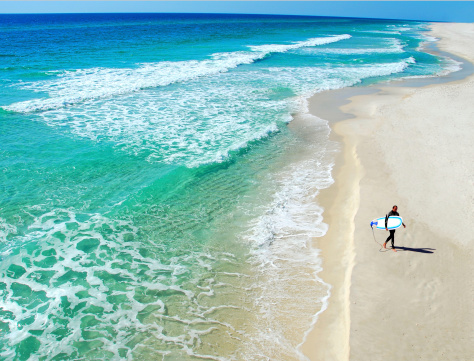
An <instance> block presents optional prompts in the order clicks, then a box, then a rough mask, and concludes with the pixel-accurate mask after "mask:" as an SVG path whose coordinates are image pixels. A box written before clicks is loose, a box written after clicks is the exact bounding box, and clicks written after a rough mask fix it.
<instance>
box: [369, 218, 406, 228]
mask: <svg viewBox="0 0 474 361" xmlns="http://www.w3.org/2000/svg"><path fill="white" fill-rule="evenodd" d="M402 223H403V220H402V217H396V216H391V217H388V221H387V229H397V228H399V227H401V225H402ZM374 226H375V228H377V229H385V217H380V218H377V219H374V220H373V221H372V222H370V227H372V228H373V227H374Z"/></svg>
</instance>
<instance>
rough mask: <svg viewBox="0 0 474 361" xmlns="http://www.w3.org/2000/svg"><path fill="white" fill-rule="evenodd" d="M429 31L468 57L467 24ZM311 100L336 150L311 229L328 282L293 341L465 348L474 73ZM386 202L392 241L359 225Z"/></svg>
mask: <svg viewBox="0 0 474 361" xmlns="http://www.w3.org/2000/svg"><path fill="white" fill-rule="evenodd" d="M432 32H433V35H434V36H436V37H437V38H440V39H441V40H440V41H439V42H438V47H439V48H440V49H442V50H444V51H447V52H450V53H452V54H455V55H458V56H460V57H462V58H464V59H467V60H468V61H470V62H471V63H474V46H473V44H474V24H433V25H432ZM354 91H355V93H354ZM351 92H352V93H351ZM357 92H362V93H365V94H362V95H357ZM347 94H352V95H354V94H356V95H355V96H352V97H351V98H350V99H349V100H344V99H345V98H347ZM329 99H331V102H330V103H329ZM323 105H324V106H323ZM335 106H339V110H337V108H335ZM327 109H330V111H327ZM331 109H332V110H331ZM310 110H311V112H312V113H313V114H315V115H317V116H320V117H321V118H324V119H327V120H329V121H330V122H331V124H332V129H333V134H332V136H333V137H334V139H338V140H340V141H342V151H341V153H340V154H339V156H338V159H337V160H336V168H335V171H334V178H335V184H334V185H333V186H331V187H330V188H329V189H328V190H326V191H325V192H323V193H322V194H321V197H320V202H321V203H322V204H323V206H324V208H325V209H326V212H325V215H324V216H325V220H326V221H327V222H328V224H329V226H330V227H329V231H328V233H327V235H326V236H325V237H323V238H322V239H319V240H318V241H317V242H318V243H317V246H318V247H319V248H321V249H322V257H323V268H324V271H322V272H321V274H320V276H321V277H322V278H323V279H324V280H325V281H327V282H329V283H330V284H332V285H333V288H332V290H331V298H330V300H329V306H328V309H327V310H326V311H325V312H324V313H323V314H321V315H320V318H319V320H318V322H317V324H316V327H315V329H314V330H313V331H312V333H311V334H310V336H309V337H308V341H307V342H306V343H305V344H304V345H303V352H304V353H305V354H306V355H308V357H309V358H310V359H311V360H313V361H315V360H324V361H326V360H331V361H333V360H334V361H335V360H360V361H378V360H384V361H390V360H394V361H400V360H410V361H411V360H430V361H432V360H466V361H468V360H474V302H473V301H474V258H473V255H474V183H473V182H474V76H473V75H469V76H468V77H467V78H464V79H461V80H457V81H452V82H449V83H444V84H433V85H428V86H423V87H409V86H400V84H399V85H396V86H394V85H387V86H383V87H377V88H372V89H359V90H354V89H352V90H343V91H342V92H334V93H332V94H321V95H317V96H315V97H313V98H312V99H311V100H310ZM341 111H342V112H343V113H346V114H343V113H342V112H341ZM348 114H351V115H352V118H351V119H347V118H350V116H348ZM344 118H346V119H347V120H341V119H344ZM394 204H397V205H398V208H399V209H398V211H399V213H400V215H401V216H402V217H403V218H404V222H405V223H406V225H407V228H406V229H403V228H401V229H399V230H397V231H396V237H395V246H396V247H397V250H398V252H393V251H392V250H390V249H389V250H383V249H381V246H380V244H381V243H383V241H384V240H385V238H386V237H387V236H388V234H387V233H388V232H386V231H381V230H376V231H375V239H374V237H373V234H372V230H371V228H370V226H369V223H370V221H371V220H372V219H374V218H376V217H381V216H384V215H385V214H386V213H387V212H388V211H389V210H390V209H391V207H392V206H393V205H394Z"/></svg>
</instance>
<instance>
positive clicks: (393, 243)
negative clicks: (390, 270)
mask: <svg viewBox="0 0 474 361" xmlns="http://www.w3.org/2000/svg"><path fill="white" fill-rule="evenodd" d="M389 232H390V235H389V236H388V237H387V240H386V241H385V242H384V244H383V248H387V243H388V241H390V240H391V241H392V249H393V250H395V230H394V229H391V230H390V231H389Z"/></svg>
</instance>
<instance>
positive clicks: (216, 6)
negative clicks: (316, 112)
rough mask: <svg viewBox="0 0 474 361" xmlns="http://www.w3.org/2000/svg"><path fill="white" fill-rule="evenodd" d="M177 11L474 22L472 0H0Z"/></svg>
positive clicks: (66, 7)
mask: <svg viewBox="0 0 474 361" xmlns="http://www.w3.org/2000/svg"><path fill="white" fill-rule="evenodd" d="M94 12H95V13H104V12H158V13H159V12H177V13H238V14H281V15H315V16H342V17H364V18H385V19H409V20H427V21H453V22H474V2H471V1H0V13H94Z"/></svg>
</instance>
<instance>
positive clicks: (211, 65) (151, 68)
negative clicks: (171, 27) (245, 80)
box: [2, 34, 351, 113]
mask: <svg viewBox="0 0 474 361" xmlns="http://www.w3.org/2000/svg"><path fill="white" fill-rule="evenodd" d="M350 37H351V36H350V35H348V34H343V35H337V36H330V37H323V38H312V39H308V40H306V41H300V42H297V43H293V44H268V45H258V46H249V48H250V50H251V51H236V52H226V53H216V54H213V55H212V56H211V58H210V59H206V60H201V61H197V60H190V61H178V62H171V61H165V62H159V63H149V64H143V65H142V66H140V67H138V68H136V69H132V68H123V69H116V68H91V69H79V70H76V71H65V72H64V73H63V74H61V75H59V77H58V78H56V79H54V80H47V81H39V82H34V83H30V84H27V85H24V86H23V87H24V88H27V89H29V90H33V91H36V92H46V93H48V94H49V96H50V97H49V98H43V99H33V100H27V101H23V102H18V103H13V104H11V105H8V106H3V107H2V108H3V109H5V110H8V111H14V112H19V113H30V112H36V111H45V110H52V109H59V108H63V107H66V106H69V105H72V104H76V103H80V102H83V101H85V100H92V99H100V98H107V97H112V96H116V95H123V94H128V93H132V92H136V91H139V90H142V89H147V88H154V87H159V86H167V85H170V84H173V83H178V82H186V81H189V80H193V79H196V78H199V77H203V76H210V75H215V74H218V73H222V72H226V71H228V70H229V69H233V68H236V67H238V66H239V65H243V64H251V63H254V62H255V61H258V60H261V59H263V58H265V57H266V56H268V55H269V54H272V53H283V52H287V51H289V50H293V49H298V48H302V47H312V46H318V45H323V44H329V43H332V42H337V41H341V40H345V39H349V38H350Z"/></svg>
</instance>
